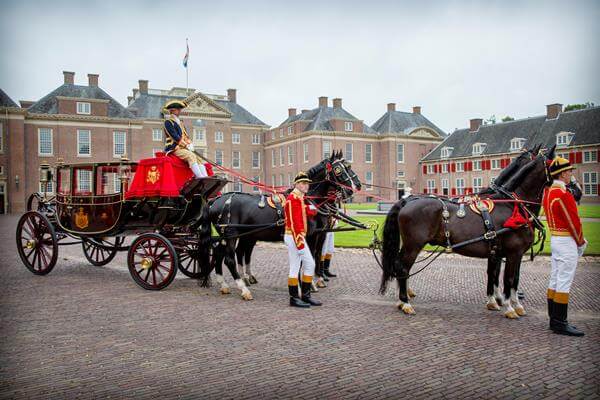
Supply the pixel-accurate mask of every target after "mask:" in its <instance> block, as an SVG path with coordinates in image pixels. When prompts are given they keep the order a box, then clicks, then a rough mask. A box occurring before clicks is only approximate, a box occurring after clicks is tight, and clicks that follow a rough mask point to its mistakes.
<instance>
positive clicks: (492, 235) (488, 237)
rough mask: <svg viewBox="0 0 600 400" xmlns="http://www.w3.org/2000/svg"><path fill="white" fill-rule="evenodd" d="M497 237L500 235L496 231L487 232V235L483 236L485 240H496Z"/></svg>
mask: <svg viewBox="0 0 600 400" xmlns="http://www.w3.org/2000/svg"><path fill="white" fill-rule="evenodd" d="M496 236H498V234H497V233H496V231H488V232H486V233H484V234H483V238H484V239H485V240H492V239H495V238H496Z"/></svg>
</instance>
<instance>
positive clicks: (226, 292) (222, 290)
mask: <svg viewBox="0 0 600 400" xmlns="http://www.w3.org/2000/svg"><path fill="white" fill-rule="evenodd" d="M230 293H231V289H229V288H228V287H222V288H221V294H230Z"/></svg>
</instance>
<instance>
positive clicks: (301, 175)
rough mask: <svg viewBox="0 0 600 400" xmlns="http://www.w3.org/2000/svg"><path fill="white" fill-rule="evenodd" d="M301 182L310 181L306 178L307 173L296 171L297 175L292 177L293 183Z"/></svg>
mask: <svg viewBox="0 0 600 400" xmlns="http://www.w3.org/2000/svg"><path fill="white" fill-rule="evenodd" d="M301 182H306V183H310V179H309V178H308V175H307V174H306V172H304V171H300V172H298V175H296V177H295V178H294V185H295V184H296V183H301Z"/></svg>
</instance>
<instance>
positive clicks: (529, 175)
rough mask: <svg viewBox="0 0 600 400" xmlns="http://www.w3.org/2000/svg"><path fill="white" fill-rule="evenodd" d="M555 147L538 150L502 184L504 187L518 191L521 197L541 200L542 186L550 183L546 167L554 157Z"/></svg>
mask: <svg viewBox="0 0 600 400" xmlns="http://www.w3.org/2000/svg"><path fill="white" fill-rule="evenodd" d="M555 147H556V146H553V147H552V148H551V149H549V150H547V151H539V152H538V154H537V155H536V156H535V157H534V158H533V159H532V160H531V161H529V162H528V163H526V164H525V165H524V166H523V167H521V169H519V171H518V172H517V173H516V174H514V175H513V176H512V177H511V178H510V179H509V180H508V181H507V182H506V184H504V185H503V187H504V189H506V190H507V191H509V192H518V193H519V195H520V196H521V197H524V198H526V199H529V200H531V201H538V202H539V201H541V196H542V191H543V189H544V187H546V186H547V185H549V184H551V183H552V178H551V176H550V172H549V169H548V168H549V165H550V162H551V161H552V159H553V158H554V150H555Z"/></svg>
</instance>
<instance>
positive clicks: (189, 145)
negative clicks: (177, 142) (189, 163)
mask: <svg viewBox="0 0 600 400" xmlns="http://www.w3.org/2000/svg"><path fill="white" fill-rule="evenodd" d="M185 148H186V149H188V150H189V151H194V145H193V144H192V143H190V144H188V145H187V146H185Z"/></svg>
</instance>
